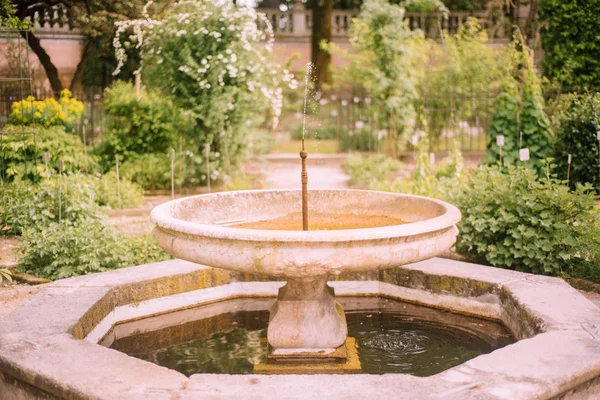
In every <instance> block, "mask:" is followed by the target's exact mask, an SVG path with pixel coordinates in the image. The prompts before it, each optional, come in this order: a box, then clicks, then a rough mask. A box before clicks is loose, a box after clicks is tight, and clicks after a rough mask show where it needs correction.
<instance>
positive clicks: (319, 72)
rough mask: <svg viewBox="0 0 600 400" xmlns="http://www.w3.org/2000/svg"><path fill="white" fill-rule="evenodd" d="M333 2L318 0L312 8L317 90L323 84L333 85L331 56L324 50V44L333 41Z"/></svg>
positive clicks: (312, 59)
mask: <svg viewBox="0 0 600 400" xmlns="http://www.w3.org/2000/svg"><path fill="white" fill-rule="evenodd" d="M332 12H333V0H316V1H315V2H314V4H313V7H312V15H313V19H312V20H313V24H312V40H311V57H310V58H311V61H312V63H313V64H314V74H315V89H317V90H319V89H320V88H321V86H322V85H323V83H331V69H330V65H331V54H330V53H329V52H328V51H326V50H324V49H323V48H322V46H321V45H322V44H327V43H329V42H330V41H331V14H332Z"/></svg>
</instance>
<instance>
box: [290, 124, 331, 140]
mask: <svg viewBox="0 0 600 400" xmlns="http://www.w3.org/2000/svg"><path fill="white" fill-rule="evenodd" d="M337 135H338V127H337V126H336V125H328V126H324V127H319V128H316V129H310V130H308V131H307V132H306V135H305V136H306V137H305V139H313V140H332V139H337ZM291 137H292V140H301V139H302V125H297V126H296V127H295V128H294V129H292V131H291Z"/></svg>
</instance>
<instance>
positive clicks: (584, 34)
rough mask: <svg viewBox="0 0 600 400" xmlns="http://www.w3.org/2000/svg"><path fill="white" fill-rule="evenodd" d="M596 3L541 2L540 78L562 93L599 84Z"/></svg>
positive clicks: (595, 0) (599, 41)
mask: <svg viewBox="0 0 600 400" xmlns="http://www.w3.org/2000/svg"><path fill="white" fill-rule="evenodd" d="M598 10H600V0H588V1H569V0H541V1H540V4H539V9H538V13H539V16H540V21H541V22H542V27H543V28H542V31H541V36H542V47H543V48H544V60H543V65H544V74H545V75H546V76H547V77H548V78H549V79H551V80H553V81H556V82H558V83H559V84H561V85H562V86H563V90H564V91H574V90H582V89H585V88H598V85H599V83H600V57H598V54H599V53H600V35H598V32H599V31H600V18H598Z"/></svg>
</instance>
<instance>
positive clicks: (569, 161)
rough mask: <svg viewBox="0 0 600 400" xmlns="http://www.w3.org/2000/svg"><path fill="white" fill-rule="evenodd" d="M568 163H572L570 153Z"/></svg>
mask: <svg viewBox="0 0 600 400" xmlns="http://www.w3.org/2000/svg"><path fill="white" fill-rule="evenodd" d="M567 164H571V155H570V154H569V157H568V158H567Z"/></svg>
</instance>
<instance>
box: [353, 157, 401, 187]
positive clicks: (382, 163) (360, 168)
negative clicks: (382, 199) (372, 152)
mask: <svg viewBox="0 0 600 400" xmlns="http://www.w3.org/2000/svg"><path fill="white" fill-rule="evenodd" d="M401 165H402V164H401V163H400V161H398V160H395V159H393V158H390V157H387V156H384V155H376V156H371V157H363V156H350V157H348V158H347V159H346V161H345V162H344V169H345V170H346V172H347V173H348V175H350V184H351V185H360V186H369V185H371V184H372V183H373V182H383V181H387V179H389V175H390V174H391V173H392V172H396V171H398V170H399V169H400V167H401Z"/></svg>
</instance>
